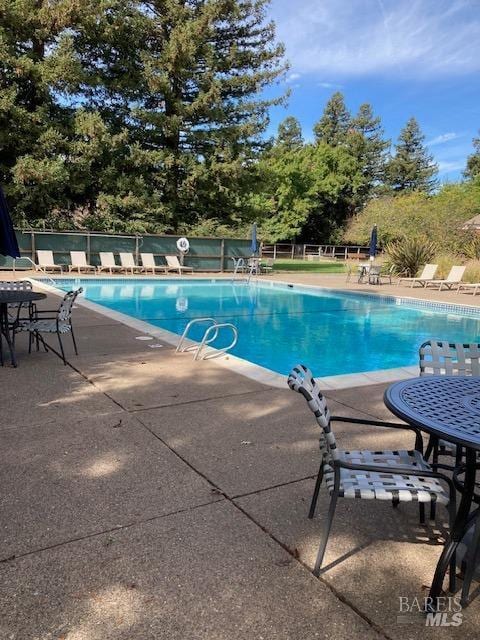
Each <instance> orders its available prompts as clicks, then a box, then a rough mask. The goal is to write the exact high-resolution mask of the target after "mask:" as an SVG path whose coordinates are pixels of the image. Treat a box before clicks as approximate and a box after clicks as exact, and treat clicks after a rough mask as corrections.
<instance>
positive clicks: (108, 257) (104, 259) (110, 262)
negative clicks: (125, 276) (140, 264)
mask: <svg viewBox="0 0 480 640" xmlns="http://www.w3.org/2000/svg"><path fill="white" fill-rule="evenodd" d="M102 271H108V272H109V273H110V275H112V272H114V271H120V272H121V271H123V267H120V266H119V265H118V264H116V263H115V258H114V257H113V253H112V251H100V265H99V266H98V267H97V273H101V272H102Z"/></svg>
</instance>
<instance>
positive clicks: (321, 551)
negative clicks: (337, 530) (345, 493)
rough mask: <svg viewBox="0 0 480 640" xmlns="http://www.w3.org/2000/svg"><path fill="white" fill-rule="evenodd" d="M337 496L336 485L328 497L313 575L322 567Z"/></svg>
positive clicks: (316, 574)
mask: <svg viewBox="0 0 480 640" xmlns="http://www.w3.org/2000/svg"><path fill="white" fill-rule="evenodd" d="M337 498H338V487H335V489H334V490H333V493H332V495H331V498H330V506H329V508H328V517H327V522H326V523H325V528H324V530H323V532H322V538H321V541H320V546H319V548H318V554H317V560H316V562H315V567H314V569H313V575H314V576H318V575H319V574H320V571H321V568H322V563H323V557H324V555H325V550H326V548H327V542H328V537H329V535H330V529H331V528H332V522H333V517H334V515H335V507H336V506H337Z"/></svg>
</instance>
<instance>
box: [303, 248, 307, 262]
mask: <svg viewBox="0 0 480 640" xmlns="http://www.w3.org/2000/svg"><path fill="white" fill-rule="evenodd" d="M306 255H307V245H306V244H304V245H303V260H305V258H306Z"/></svg>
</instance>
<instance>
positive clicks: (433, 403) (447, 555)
mask: <svg viewBox="0 0 480 640" xmlns="http://www.w3.org/2000/svg"><path fill="white" fill-rule="evenodd" d="M384 401H385V404H386V406H387V407H388V408H389V409H390V411H391V412H392V413H394V414H395V415H396V416H398V417H399V418H401V419H402V420H405V422H407V423H408V424H411V425H413V426H416V427H418V428H419V429H421V430H422V431H425V432H427V433H430V434H432V435H433V436H435V437H437V438H441V439H443V440H448V441H449V442H452V443H454V444H456V445H460V446H462V447H464V448H465V458H466V459H465V463H464V464H463V465H462V473H464V476H465V477H464V482H463V487H462V498H461V501H460V505H459V507H458V511H457V514H456V517H455V522H454V523H453V526H452V529H451V531H450V536H449V538H448V540H447V541H446V543H445V546H444V548H443V551H442V554H441V556H440V558H439V560H438V563H437V567H436V569H435V575H434V578H433V582H432V586H431V587H430V597H431V598H432V600H431V602H432V603H436V602H438V601H437V598H438V597H439V596H440V594H441V591H442V585H443V580H444V577H445V573H446V571H447V568H448V566H449V563H450V560H451V558H452V556H453V554H454V553H455V551H456V549H457V546H458V544H459V543H460V541H461V540H462V538H463V537H464V535H465V533H466V531H467V529H468V528H469V527H470V526H471V525H472V516H471V514H470V509H471V505H472V500H473V496H474V491H475V476H476V471H477V466H478V465H477V452H478V451H480V378H478V377H460V376H423V377H420V378H414V379H411V380H403V381H402V382H396V383H395V384H393V385H391V386H390V387H389V388H388V389H387V390H386V391H385V395H384ZM477 513H478V512H477ZM476 533H477V536H478V534H479V533H480V527H476ZM467 555H468V554H467ZM476 555H477V554H475V556H476ZM474 564H475V563H474V562H472V563H471V565H472V566H470V567H468V566H467V570H466V573H465V579H464V588H463V590H462V601H463V602H464V603H466V600H467V599H468V589H469V586H470V582H471V578H472V575H473V571H474Z"/></svg>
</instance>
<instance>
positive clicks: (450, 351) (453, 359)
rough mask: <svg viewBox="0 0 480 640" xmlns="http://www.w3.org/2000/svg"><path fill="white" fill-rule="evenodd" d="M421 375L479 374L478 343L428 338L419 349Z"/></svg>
mask: <svg viewBox="0 0 480 640" xmlns="http://www.w3.org/2000/svg"><path fill="white" fill-rule="evenodd" d="M419 366H420V375H421V376H429V375H430V376H440V375H446V376H480V344H477V343H473V344H462V343H460V342H458V343H457V342H447V341H444V340H428V341H427V342H424V343H423V344H422V345H421V347H420V349H419Z"/></svg>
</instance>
